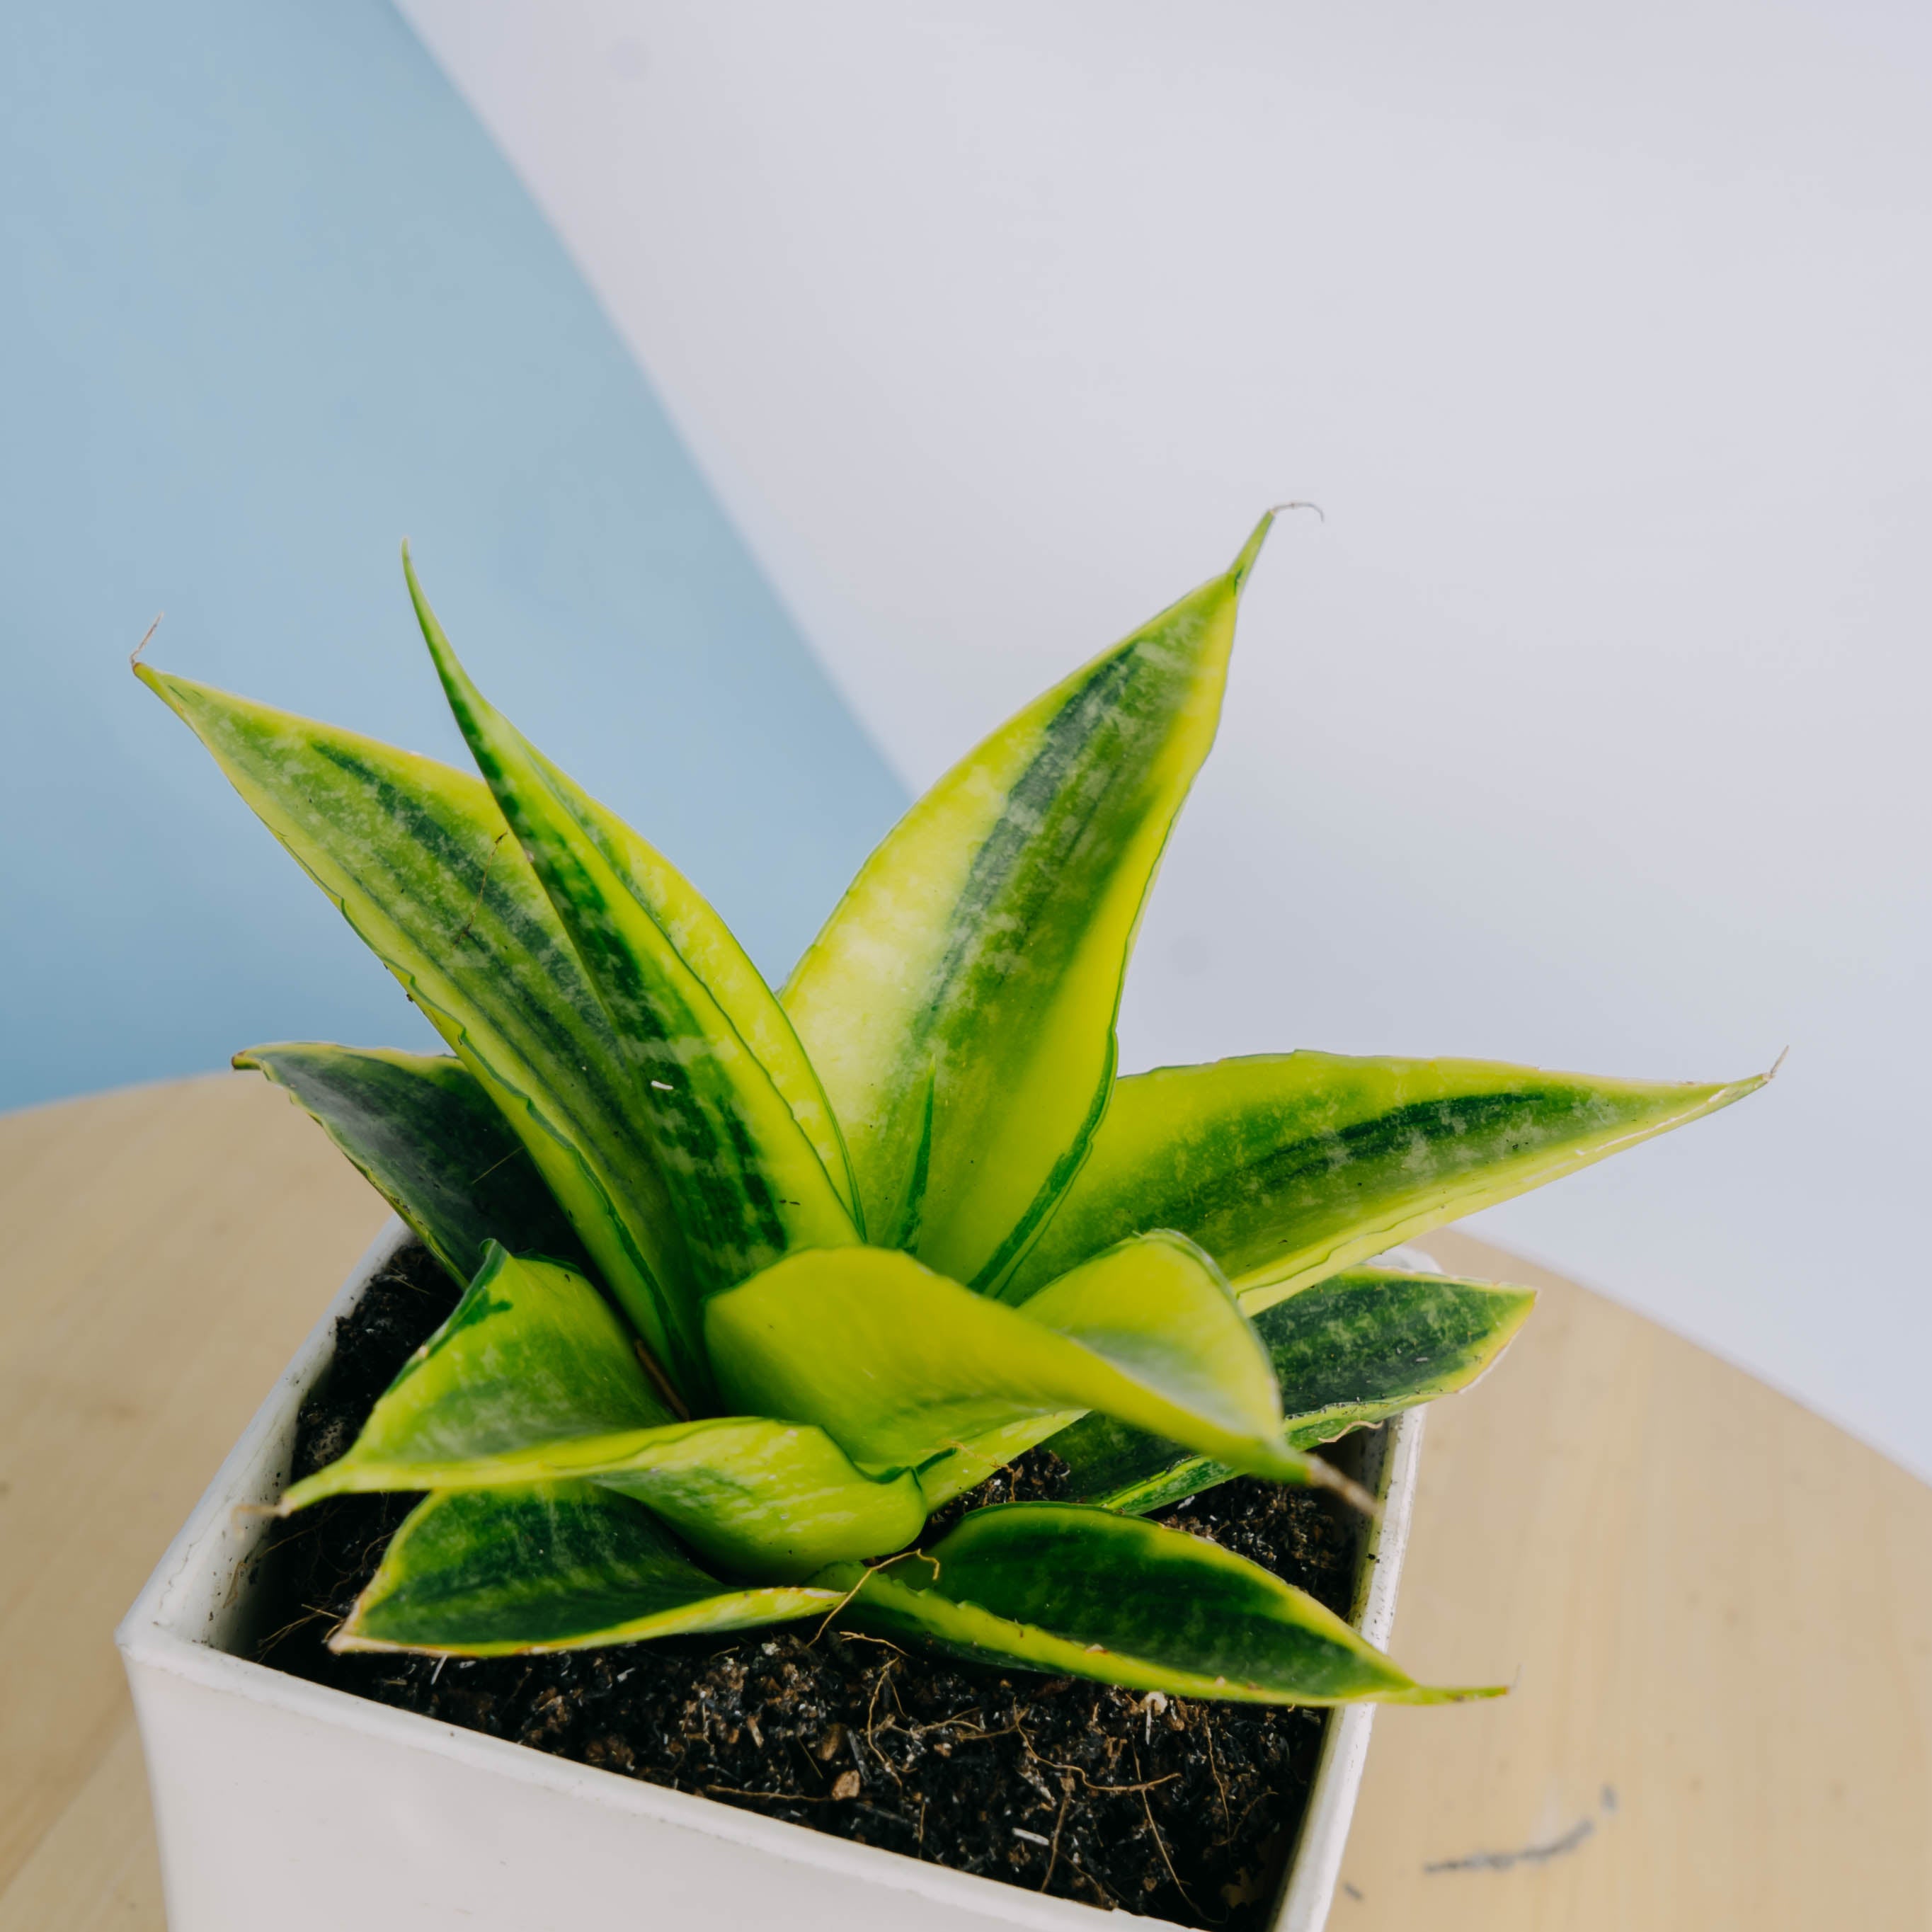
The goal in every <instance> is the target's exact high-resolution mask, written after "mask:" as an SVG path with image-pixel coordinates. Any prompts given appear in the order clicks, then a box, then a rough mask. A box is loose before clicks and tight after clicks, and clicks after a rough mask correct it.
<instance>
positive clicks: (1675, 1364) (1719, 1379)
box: [0, 1075, 1932, 1932]
mask: <svg viewBox="0 0 1932 1932" xmlns="http://www.w3.org/2000/svg"><path fill="white" fill-rule="evenodd" d="M384 1212H385V1211H384V1209H383V1206H382V1205H381V1204H380V1202H378V1201H377V1199H376V1198H375V1196H374V1195H373V1194H372V1193H371V1192H370V1191H369V1190H368V1189H367V1188H366V1187H365V1186H364V1185H363V1184H362V1181H360V1180H359V1179H358V1178H356V1175H354V1174H353V1172H351V1170H350V1169H349V1168H348V1166H347V1165H346V1164H345V1163H344V1162H343V1161H342V1160H341V1158H340V1157H338V1156H337V1155H336V1154H335V1153H334V1152H333V1151H332V1150H331V1149H330V1148H329V1146H328V1145H326V1142H324V1141H323V1137H322V1136H321V1134H320V1133H319V1132H318V1131H317V1130H316V1129H314V1127H311V1126H310V1125H309V1124H308V1123H307V1122H306V1121H305V1120H303V1119H302V1118H301V1117H300V1116H299V1115H297V1114H296V1112H295V1110H294V1109H293V1108H291V1107H290V1106H289V1105H288V1103H287V1101H286V1100H284V1099H283V1098H281V1097H280V1096H279V1095H278V1094H275V1092H273V1091H272V1090H271V1089H270V1088H268V1087H267V1086H266V1085H265V1084H264V1083H263V1082H260V1081H257V1080H256V1079H253V1078H252V1077H248V1078H244V1077H238V1076H226V1075H224V1076H217V1077H211V1078H209V1079H204V1080H195V1081H188V1082H179V1083H177V1084H174V1085H166V1086H158V1087H149V1088H139V1089H136V1090H133V1091H129V1092H125V1093H118V1094H106V1095H103V1096H101V1097H98V1098H96V1099H92V1100H80V1101H74V1102H71V1103H66V1104H64V1105H62V1106H54V1107H47V1108H43V1109H35V1110H33V1111H31V1112H26V1113H22V1114H15V1115H8V1116H5V1117H0V1932H95V1928H104V1927H117V1928H124V1932H146V1928H156V1932H158V1928H159V1927H160V1926H161V1924H162V1916H161V1907H160V1888H159V1881H158V1875H157V1871H156V1868H155V1862H154V1841H153V1835H152V1832H151V1828H150V1826H149V1823H148V1808H147V1799H146V1790H145V1783H144V1781H143V1777H142V1768H141V1761H140V1752H139V1745H138V1744H137V1742H136V1739H135V1735H134V1730H133V1720H132V1717H131V1715H130V1712H129V1709H128V1706H127V1696H126V1693H125V1691H124V1689H123V1688H122V1685H121V1672H120V1669H119V1666H118V1663H117V1661H116V1659H115V1655H114V1650H113V1644H112V1642H111V1641H110V1631H112V1629H113V1625H114V1624H115V1621H116V1619H118V1616H120V1613H121V1611H122V1610H124V1608H125V1607H126V1606H127V1603H128V1602H129V1601H130V1599H131V1598H133V1595H134V1592H135V1591H136V1589H138V1587H139V1585H140V1583H141V1581H142V1578H143V1577H144V1576H145V1574H146V1573H147V1571H148V1569H149V1568H150V1567H151V1565H152V1564H153V1563H154V1559H155V1558H156V1557H157V1556H158V1555H159V1553H160V1550H161V1549H162V1548H163V1546H164V1545H165V1544H166V1541H167V1540H168V1538H169V1536H170V1535H172V1533H173V1532H174V1530H175V1528H176V1526H178V1524H179V1523H180V1522H181V1520H182V1519H183V1518H184V1516H185V1515H186V1514H187V1511H188V1509H189V1508H190V1505H192V1504H193V1501H194V1499H195V1498H196V1496H197V1495H198V1494H199V1492H200V1490H202V1487H203V1486H204V1485H205V1483H206V1482H207V1481H208V1477H209V1476H210V1475H211V1474H212V1472H213V1471H214V1468H215V1466H216V1464H217V1463H218V1462H219V1461H220V1458H221V1456H222V1454H223V1452H224V1451H225V1450H226V1448H227V1447H228V1445H229V1442H231V1441H232V1440H233V1439H234V1437H235V1436H236V1435H237V1433H239V1431H240V1430H241V1428H242V1424H244V1423H245V1421H247V1419H248V1416H249V1415H250V1414H251V1412H252V1411H253V1410H254V1407H255V1406H256V1404H257V1402H258V1401H259V1400H260V1397H261V1396H262V1394H263V1391H265V1390H266V1388H268V1386H269V1383H270V1382H271V1381H272V1379H273V1378H274V1376H275V1373H276V1372H277V1371H278V1370H279V1369H280V1368H281V1366H282V1364H283V1363H284V1361H286V1360H287V1358H288V1356H289V1355H290V1354H291V1353H292V1352H293V1349H294V1348H295V1346H296V1343H297V1342H298V1341H299V1340H300V1339H301V1337H302V1334H304V1333H305V1331H307V1329H308V1328H309V1327H310V1326H311V1324H312V1323H313V1322H314V1320H315V1319H316V1316H317V1313H319V1312H320V1310H321V1309H322V1307H323V1305H324V1304H325V1303H326V1301H328V1299H329V1296H330V1295H331V1294H332V1292H334V1290H335V1287H336V1286H337V1284H338V1282H339V1281H340V1280H341V1278H342V1277H343V1275H344V1273H345V1272H346V1271H347V1269H348V1268H349V1266H350V1264H351V1263H352V1262H353V1261H354V1259H355V1258H356V1255H357V1254H358V1253H359V1251H360V1250H362V1247H363V1246H364V1245H365V1243H366V1242H367V1241H368V1239H369V1238H370V1237H371V1235H373V1234H374V1232H375V1230H376V1229H377V1226H378V1225H379V1224H380V1222H381V1221H382V1220H383V1215H384ZM1432 1245H1433V1247H1434V1248H1435V1250H1436V1253H1437V1254H1438V1255H1439V1256H1440V1257H1441V1258H1442V1260H1443V1261H1444V1262H1445V1263H1447V1264H1448V1265H1450V1266H1451V1267H1453V1268H1455V1269H1457V1271H1460V1272H1463V1273H1466V1274H1483V1275H1495V1276H1498V1277H1504V1278H1508V1279H1511V1280H1520V1281H1529V1282H1532V1283H1535V1285H1536V1286H1538V1287H1539V1288H1541V1289H1542V1290H1543V1291H1544V1298H1543V1304H1542V1306H1541V1308H1540V1309H1539V1310H1538V1313H1537V1315H1536V1316H1535V1319H1533V1320H1532V1322H1531V1323H1530V1325H1529V1328H1528V1329H1527V1331H1526V1333H1525V1334H1524V1336H1523V1339H1522V1340H1520V1342H1518V1343H1517V1346H1516V1347H1515V1349H1514V1350H1513V1351H1512V1352H1511V1355H1509V1357H1508V1358H1507V1359H1506V1360H1505V1362H1504V1363H1503V1364H1502V1367H1500V1368H1499V1370H1497V1371H1496V1373H1495V1374H1494V1375H1493V1376H1490V1379H1488V1380H1487V1382H1484V1384H1483V1385H1482V1386H1481V1388H1478V1389H1477V1390H1476V1391H1474V1392H1472V1394H1469V1395H1467V1396H1464V1397H1460V1398H1457V1399H1455V1400H1451V1401H1450V1402H1448V1403H1442V1404H1440V1405H1439V1406H1438V1407H1437V1408H1436V1410H1435V1411H1434V1412H1433V1415H1432V1416H1431V1419H1430V1433H1429V1439H1428V1443H1427V1452H1426V1454H1425V1455H1424V1464H1423V1477H1422V1484H1421V1496H1420V1499H1419V1502H1418V1511H1417V1517H1416V1524H1417V1526H1416V1532H1415V1541H1414V1544H1413V1545H1412V1553H1411V1556H1410V1558H1409V1571H1408V1573H1407V1575H1406V1578H1405V1580H1404V1583H1403V1600H1402V1610H1401V1613H1400V1616H1399V1618H1398V1619H1397V1627H1396V1633H1395V1640H1394V1649H1395V1651H1396V1652H1397V1655H1398V1656H1399V1657H1400V1658H1401V1660H1402V1661H1403V1663H1404V1664H1406V1666H1407V1667H1409V1669H1410V1670H1412V1671H1414V1672H1415V1673H1416V1674H1417V1675H1418V1676H1421V1677H1424V1678H1425V1679H1434V1680H1436V1681H1438V1682H1472V1681H1473V1682H1481V1681H1485V1680H1496V1679H1508V1680H1510V1681H1511V1682H1513V1683H1514V1685H1515V1687H1516V1688H1515V1691H1514V1694H1513V1695H1512V1696H1511V1697H1508V1698H1507V1699H1505V1700H1502V1701H1501V1702H1499V1703H1495V1704H1489V1705H1481V1706H1463V1707H1460V1708H1453V1707H1452V1708H1451V1709H1439V1710H1425V1711H1400V1710H1397V1711H1390V1712H1384V1713H1383V1714H1382V1715H1381V1716H1380V1717H1379V1718H1378V1719H1377V1721H1376V1722H1377V1729H1376V1742H1375V1746H1374V1748H1373V1751H1371V1752H1370V1760H1369V1772H1368V1780H1367V1786H1366V1787H1365V1789H1364V1793H1363V1799H1362V1805H1361V1811H1360V1813H1359V1814H1358V1818H1357V1822H1356V1825H1355V1835H1354V1838H1353V1839H1352V1841H1351V1843H1350V1846H1349V1855H1348V1858H1347V1862H1346V1866H1345V1868H1344V1873H1343V1891H1342V1892H1341V1894H1340V1895H1339V1896H1338V1897H1337V1901H1336V1906H1335V1912H1334V1919H1333V1921H1332V1924H1333V1926H1334V1932H1385V1928H1387V1932H1395V1928H1398V1927H1400V1928H1403V1932H1414V1929H1415V1928H1417V1927H1429V1928H1431V1932H1460V1928H1463V1927H1469V1928H1472V1932H1473V1928H1478V1927H1480V1928H1481V1932H1515V1929H1516V1928H1529V1927H1535V1928H1538V1932H1544V1928H1548V1932H1557V1928H1562V1932H1594V1928H1597V1927H1603V1928H1606V1932H1608V1928H1613V1927H1614V1928H1616V1932H1635V1928H1644V1929H1645V1932H1670V1928H1676V1927H1682V1928H1684V1932H1692V1928H1695V1929H1696V1932H1712V1928H1719V1927H1748V1928H1751V1932H1781V1928H1784V1927H1790V1928H1792V1932H1798V1928H1800V1927H1802V1928H1805V1932H1818V1928H1822V1927H1841V1926H1842V1927H1857V1928H1858V1932H1891V1929H1892V1928H1897V1932H1908V1928H1909V1929H1910V1932H1918V1928H1921V1927H1927V1926H1932V1764H1928V1758H1932V1490H1927V1489H1926V1488H1925V1487H1924V1486H1922V1485H1921V1484H1919V1483H1918V1482H1916V1481H1914V1480H1913V1479H1912V1478H1910V1477H1909V1476H1907V1475H1904V1474H1903V1473H1902V1472H1900V1471H1899V1470H1898V1469H1895V1468H1894V1467H1893V1466H1892V1465H1891V1464H1890V1463H1887V1462H1885V1460H1883V1459H1882V1457H1879V1456H1878V1455H1876V1454H1874V1453H1873V1451H1870V1450H1869V1449H1867V1448H1864V1447H1862V1446H1861V1445H1859V1444H1858V1443H1856V1442H1852V1440H1851V1439H1849V1438H1848V1437H1846V1436H1843V1435H1841V1434H1840V1433H1838V1431H1837V1430H1834V1429H1832V1428H1831V1427H1828V1426H1827V1425H1826V1424H1824V1423H1823V1422H1820V1421H1818V1420H1817V1418H1814V1417H1813V1416H1811V1415H1808V1414H1806V1413H1805V1411H1803V1410H1802V1409H1799V1408H1797V1407H1796V1406H1794V1405H1793V1404H1792V1403H1790V1402H1787V1401H1786V1400H1784V1398H1782V1397H1779V1396H1778V1395H1775V1394H1772V1392H1771V1391H1769V1390H1767V1389H1766V1388H1762V1387H1760V1385H1758V1384H1757V1383H1755V1382H1752V1381H1751V1380H1750V1379H1748V1377H1746V1376H1742V1375H1740V1374H1739V1373H1737V1372H1736V1370H1733V1369H1730V1368H1727V1367H1725V1366H1724V1364H1722V1363H1721V1362H1718V1361H1715V1360H1713V1359H1712V1358H1711V1357H1710V1356H1709V1355H1704V1354H1703V1353H1702V1352H1700V1351H1699V1350H1697V1349H1694V1348H1693V1347H1691V1346H1689V1345H1688V1343H1684V1342H1682V1341H1680V1340H1677V1339H1676V1337H1673V1336H1671V1335H1669V1334H1666V1333H1664V1331H1662V1330H1661V1329H1659V1328H1655V1327H1653V1326H1652V1325H1651V1324H1649V1323H1648V1322H1644V1321H1642V1320H1640V1319H1639V1318H1637V1316H1634V1315H1631V1314H1629V1313H1626V1312H1625V1310H1622V1309H1619V1308H1617V1307H1614V1306H1613V1305H1612V1304H1610V1303H1609V1302H1607V1301H1603V1300H1601V1299H1600V1298H1598V1297H1597V1296H1595V1295H1592V1294H1589V1293H1588V1292H1586V1291H1585V1290H1583V1289H1580V1288H1577V1287H1575V1286H1572V1285H1571V1284H1570V1283H1566V1282H1564V1281H1562V1280H1558V1279H1557V1278H1556V1277H1554V1276H1552V1275H1550V1274H1546V1273H1544V1271H1541V1270H1540V1269H1537V1268H1532V1267H1529V1266H1528V1265H1526V1264H1523V1263H1522V1262H1517V1261H1515V1260H1514V1259H1511V1257H1508V1256H1504V1255H1502V1254H1499V1253H1496V1251H1495V1250H1490V1249H1486V1248H1484V1247H1481V1245H1480V1244H1478V1243H1476V1242H1475V1241H1471V1240H1469V1239H1468V1238H1465V1237H1463V1236H1461V1235H1456V1234H1454V1233H1450V1234H1445V1235H1442V1236H1441V1237H1440V1238H1439V1239H1438V1240H1437V1241H1435V1242H1434V1243H1433V1244H1432ZM1828 1286H1829V1285H1828V1284H1823V1283H1821V1284H1820V1312H1821V1319H1823V1313H1824V1310H1825V1309H1826V1290H1827V1289H1828Z"/></svg>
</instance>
